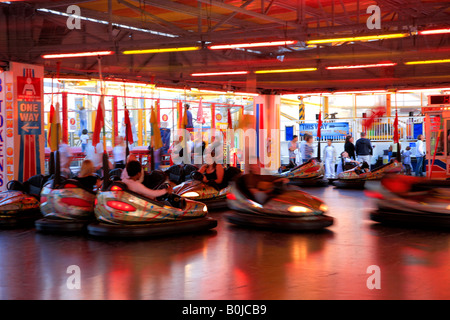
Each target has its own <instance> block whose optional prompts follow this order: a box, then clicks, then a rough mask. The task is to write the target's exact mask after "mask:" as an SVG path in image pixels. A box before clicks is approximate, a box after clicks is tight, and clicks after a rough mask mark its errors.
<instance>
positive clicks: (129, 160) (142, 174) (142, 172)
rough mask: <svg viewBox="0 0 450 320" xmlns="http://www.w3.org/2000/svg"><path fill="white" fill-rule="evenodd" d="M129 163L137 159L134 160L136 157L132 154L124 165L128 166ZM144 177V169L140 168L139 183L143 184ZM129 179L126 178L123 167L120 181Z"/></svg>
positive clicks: (126, 174)
mask: <svg viewBox="0 0 450 320" xmlns="http://www.w3.org/2000/svg"><path fill="white" fill-rule="evenodd" d="M131 161H137V158H136V156H135V155H134V154H130V155H128V158H127V163H126V164H128V163H129V162H131ZM144 177H145V172H144V168H143V167H142V166H141V176H140V178H139V180H138V181H139V182H140V183H142V182H144ZM128 178H129V176H128V172H127V170H126V165H125V169H124V170H123V171H122V173H121V175H120V180H122V181H123V180H124V179H128Z"/></svg>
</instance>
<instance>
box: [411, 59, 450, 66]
mask: <svg viewBox="0 0 450 320" xmlns="http://www.w3.org/2000/svg"><path fill="white" fill-rule="evenodd" d="M433 63H450V59H440V60H421V61H408V62H405V64H406V65H414V64H433Z"/></svg>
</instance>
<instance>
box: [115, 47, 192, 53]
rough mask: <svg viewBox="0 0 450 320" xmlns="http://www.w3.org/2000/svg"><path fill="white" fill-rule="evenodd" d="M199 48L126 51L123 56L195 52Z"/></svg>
mask: <svg viewBox="0 0 450 320" xmlns="http://www.w3.org/2000/svg"><path fill="white" fill-rule="evenodd" d="M200 49H201V47H179V48H158V49H143V50H126V51H123V52H122V53H123V54H145V53H162V52H179V51H195V50H200Z"/></svg>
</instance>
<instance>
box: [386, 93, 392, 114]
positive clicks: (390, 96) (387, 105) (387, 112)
mask: <svg viewBox="0 0 450 320" xmlns="http://www.w3.org/2000/svg"><path fill="white" fill-rule="evenodd" d="M391 99H392V95H391V94H390V93H388V94H387V95H386V117H390V116H391V112H392V108H391V105H392V102H391Z"/></svg>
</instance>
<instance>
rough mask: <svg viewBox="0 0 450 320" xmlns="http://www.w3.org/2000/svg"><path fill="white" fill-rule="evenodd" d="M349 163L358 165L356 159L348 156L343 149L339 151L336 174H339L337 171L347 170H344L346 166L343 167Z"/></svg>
mask: <svg viewBox="0 0 450 320" xmlns="http://www.w3.org/2000/svg"><path fill="white" fill-rule="evenodd" d="M350 163H353V166H356V165H359V162H358V161H356V160H353V159H351V158H350V156H349V155H348V152H347V151H343V152H342V153H341V161H339V162H338V166H337V172H336V175H339V173H341V172H343V171H347V170H346V169H347V168H345V167H346V164H350Z"/></svg>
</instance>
